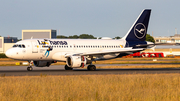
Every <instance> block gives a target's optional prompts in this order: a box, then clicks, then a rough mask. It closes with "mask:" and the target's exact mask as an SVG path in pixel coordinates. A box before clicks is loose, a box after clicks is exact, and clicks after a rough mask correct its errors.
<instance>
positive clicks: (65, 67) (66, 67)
mask: <svg viewBox="0 0 180 101" xmlns="http://www.w3.org/2000/svg"><path fill="white" fill-rule="evenodd" d="M64 69H65V70H72V69H73V68H71V67H68V66H67V65H65V66H64ZM87 70H89V71H95V70H96V66H95V65H88V67H87Z"/></svg>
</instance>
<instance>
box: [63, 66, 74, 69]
mask: <svg viewBox="0 0 180 101" xmlns="http://www.w3.org/2000/svg"><path fill="white" fill-rule="evenodd" d="M64 68H65V70H72V69H73V68H71V67H68V66H67V65H65V66H64Z"/></svg>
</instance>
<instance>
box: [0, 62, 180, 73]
mask: <svg viewBox="0 0 180 101" xmlns="http://www.w3.org/2000/svg"><path fill="white" fill-rule="evenodd" d="M107 65H112V66H116V65H117V66H127V65H129V66H130V65H155V64H100V65H96V66H107ZM162 73H167V74H169V73H180V68H126V69H124V68H122V69H121V68H120V69H97V70H96V71H87V69H86V68H84V69H79V68H78V69H76V68H75V69H73V70H72V71H71V70H70V71H65V70H64V65H54V66H50V67H43V68H41V67H34V66H33V71H27V66H0V76H40V75H106V74H162Z"/></svg>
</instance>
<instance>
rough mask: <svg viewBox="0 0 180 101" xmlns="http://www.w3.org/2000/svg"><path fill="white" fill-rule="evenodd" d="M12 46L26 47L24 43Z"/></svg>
mask: <svg viewBox="0 0 180 101" xmlns="http://www.w3.org/2000/svg"><path fill="white" fill-rule="evenodd" d="M13 47H19V48H26V47H25V45H24V44H16V45H13Z"/></svg>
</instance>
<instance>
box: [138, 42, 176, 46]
mask: <svg viewBox="0 0 180 101" xmlns="http://www.w3.org/2000/svg"><path fill="white" fill-rule="evenodd" d="M156 45H178V44H177V43H153V44H140V45H135V47H146V46H156Z"/></svg>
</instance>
